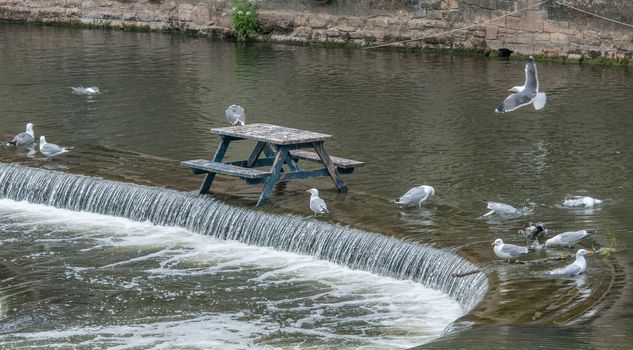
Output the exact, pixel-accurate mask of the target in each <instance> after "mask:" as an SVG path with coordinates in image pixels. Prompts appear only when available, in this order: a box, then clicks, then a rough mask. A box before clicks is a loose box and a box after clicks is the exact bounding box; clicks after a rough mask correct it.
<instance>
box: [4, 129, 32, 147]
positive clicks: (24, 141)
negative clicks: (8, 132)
mask: <svg viewBox="0 0 633 350" xmlns="http://www.w3.org/2000/svg"><path fill="white" fill-rule="evenodd" d="M34 141H35V140H34V139H33V136H31V134H29V133H27V132H21V133H19V134H17V135H15V137H14V138H13V140H11V142H9V143H12V144H14V145H16V146H23V145H29V144H32V143H33V142H34Z"/></svg>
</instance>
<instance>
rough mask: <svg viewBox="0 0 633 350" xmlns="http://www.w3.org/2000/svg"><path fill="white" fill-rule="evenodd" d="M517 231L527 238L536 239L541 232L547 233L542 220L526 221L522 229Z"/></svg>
mask: <svg viewBox="0 0 633 350" xmlns="http://www.w3.org/2000/svg"><path fill="white" fill-rule="evenodd" d="M519 232H520V233H522V234H524V235H525V236H527V237H528V238H529V239H537V238H538V237H539V236H540V235H541V233H543V234H547V228H546V227H545V224H544V223H542V222H537V223H533V222H531V221H528V222H526V223H525V225H523V229H521V230H520V231H519Z"/></svg>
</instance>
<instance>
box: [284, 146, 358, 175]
mask: <svg viewBox="0 0 633 350" xmlns="http://www.w3.org/2000/svg"><path fill="white" fill-rule="evenodd" d="M290 155H291V156H292V158H294V159H295V160H299V159H302V160H307V161H310V162H316V163H320V162H321V158H320V157H319V155H318V154H317V153H316V152H311V151H304V150H292V151H290ZM330 159H331V160H332V163H334V165H335V166H336V167H337V168H339V170H340V169H351V170H353V169H355V168H357V167H361V166H363V165H365V163H363V162H359V161H357V160H353V159H346V158H341V157H334V156H330Z"/></svg>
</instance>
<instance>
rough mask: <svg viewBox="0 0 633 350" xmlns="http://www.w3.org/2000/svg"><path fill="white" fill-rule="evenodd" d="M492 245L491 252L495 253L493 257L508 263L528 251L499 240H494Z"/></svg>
mask: <svg viewBox="0 0 633 350" xmlns="http://www.w3.org/2000/svg"><path fill="white" fill-rule="evenodd" d="M492 245H493V246H494V249H493V250H494V251H495V255H496V256H498V257H500V258H501V259H505V260H508V261H510V260H511V259H516V258H518V257H519V255H521V254H527V253H528V249H527V248H526V247H521V246H518V245H514V244H505V243H503V241H502V240H501V239H500V238H497V239H495V241H494V242H492Z"/></svg>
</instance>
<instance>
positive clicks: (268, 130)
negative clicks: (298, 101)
mask: <svg viewBox="0 0 633 350" xmlns="http://www.w3.org/2000/svg"><path fill="white" fill-rule="evenodd" d="M211 132H212V133H214V134H218V135H224V136H230V137H236V138H242V139H252V140H257V141H264V142H268V143H272V144H275V145H291V144H297V143H310V142H317V141H325V140H328V139H331V138H332V137H333V136H332V135H328V134H322V133H318V132H313V131H307V130H300V129H293V128H286V127H283V126H278V125H271V124H264V123H255V124H246V125H239V126H229V127H224V128H213V129H211Z"/></svg>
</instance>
